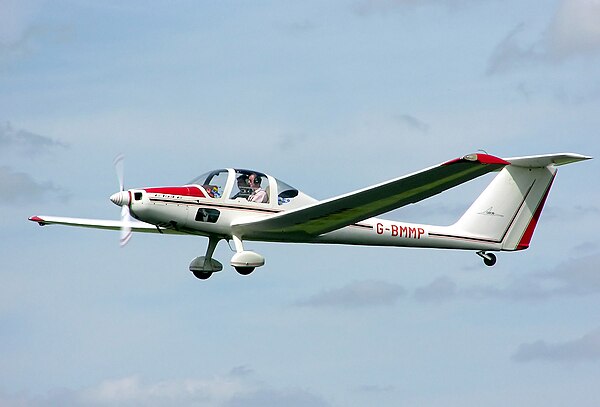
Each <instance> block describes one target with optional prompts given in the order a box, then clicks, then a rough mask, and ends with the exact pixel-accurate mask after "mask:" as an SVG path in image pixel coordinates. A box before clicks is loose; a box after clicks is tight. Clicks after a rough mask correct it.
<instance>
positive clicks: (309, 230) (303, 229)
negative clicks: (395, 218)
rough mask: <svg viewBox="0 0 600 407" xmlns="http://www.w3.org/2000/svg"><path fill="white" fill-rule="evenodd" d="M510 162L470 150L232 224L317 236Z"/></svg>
mask: <svg viewBox="0 0 600 407" xmlns="http://www.w3.org/2000/svg"><path fill="white" fill-rule="evenodd" d="M506 165H510V163H509V162H507V161H505V160H503V159H501V158H498V157H494V156H491V155H488V154H470V155H467V156H464V157H462V158H457V159H455V160H451V161H448V162H445V163H443V164H440V165H437V166H434V167H431V168H427V169H425V170H422V171H419V172H416V173H413V174H409V175H406V176H403V177H400V178H395V179H392V180H390V181H386V182H383V183H381V184H377V185H374V186H371V187H368V188H364V189H361V190H358V191H355V192H351V193H348V194H345V195H341V196H338V197H335V198H331V199H327V200H324V201H320V202H317V203H315V204H313V205H310V206H307V207H304V208H299V209H296V210H292V211H289V212H283V213H281V214H279V215H275V216H272V217H269V218H266V219H261V220H258V221H250V222H240V223H237V224H234V225H233V227H234V232H235V233H239V235H240V236H243V237H246V238H270V239H273V238H275V239H276V238H277V237H284V235H285V236H287V237H304V238H309V237H312V236H318V235H321V234H323V233H328V232H331V231H333V230H336V229H340V228H342V227H344V226H348V225H352V224H354V223H356V222H360V221H362V220H365V219H368V218H371V217H374V216H377V215H380V214H382V213H385V212H389V211H391V210H393V209H397V208H400V207H402V206H405V205H408V204H411V203H415V202H418V201H421V200H423V199H426V198H429V197H431V196H433V195H436V194H439V193H440V192H443V191H445V190H447V189H450V188H453V187H455V186H457V185H460V184H463V183H465V182H467V181H470V180H472V179H474V178H477V177H479V176H482V175H484V174H487V173H489V172H492V171H496V170H498V169H500V168H502V167H504V166H506Z"/></svg>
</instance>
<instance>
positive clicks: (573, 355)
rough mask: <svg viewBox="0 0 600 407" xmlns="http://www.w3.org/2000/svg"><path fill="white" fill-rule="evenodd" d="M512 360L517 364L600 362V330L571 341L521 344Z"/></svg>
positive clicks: (540, 341)
mask: <svg viewBox="0 0 600 407" xmlns="http://www.w3.org/2000/svg"><path fill="white" fill-rule="evenodd" d="M512 358H513V360H514V361H516V362H531V361H535V360H542V361H550V362H582V361H596V360H600V328H599V329H596V330H594V331H592V332H589V333H587V334H585V335H583V336H582V337H581V338H577V339H573V340H570V341H565V342H557V343H548V342H546V341H542V340H539V341H535V342H532V343H524V344H521V345H520V346H519V348H518V349H517V351H516V352H515V354H514V355H513V357H512Z"/></svg>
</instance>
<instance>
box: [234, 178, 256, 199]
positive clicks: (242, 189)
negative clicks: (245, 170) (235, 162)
mask: <svg viewBox="0 0 600 407" xmlns="http://www.w3.org/2000/svg"><path fill="white" fill-rule="evenodd" d="M237 187H238V189H239V191H238V192H237V193H236V194H235V195H234V196H232V197H231V199H236V198H246V199H248V197H250V195H251V194H252V188H250V182H249V180H248V175H246V174H240V176H238V177H237Z"/></svg>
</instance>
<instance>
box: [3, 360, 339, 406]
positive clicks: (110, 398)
mask: <svg viewBox="0 0 600 407" xmlns="http://www.w3.org/2000/svg"><path fill="white" fill-rule="evenodd" d="M236 369H237V368H234V369H233V370H232V371H231V372H230V373H229V374H226V375H219V376H215V377H213V378H209V379H196V378H189V379H178V380H163V381H158V382H155V383H147V382H144V381H143V380H142V379H140V377H139V376H129V377H124V378H118V379H110V380H105V381H103V382H101V383H98V384H96V385H94V386H90V387H87V388H84V389H81V390H69V389H62V390H54V391H52V392H50V393H49V394H47V395H45V396H35V397H27V396H23V395H15V396H10V395H2V394H0V405H19V406H54V405H61V406H114V405H118V406H124V407H127V406H140V405H143V406H155V407H162V406H174V405H176V406H201V407H237V406H245V407H252V406H261V407H275V406H290V407H309V406H311V407H312V406H314V407H326V406H328V405H329V404H328V403H327V402H326V401H325V400H324V399H323V398H321V397H319V396H317V395H315V394H312V393H311V392H309V391H307V390H302V389H273V388H271V387H269V386H266V385H264V384H262V383H259V382H257V381H255V380H254V378H253V377H251V376H252V374H248V373H247V371H248V369H247V368H246V367H243V369H242V370H244V372H245V373H244V374H243V375H239V374H237V373H236V372H235V371H236Z"/></svg>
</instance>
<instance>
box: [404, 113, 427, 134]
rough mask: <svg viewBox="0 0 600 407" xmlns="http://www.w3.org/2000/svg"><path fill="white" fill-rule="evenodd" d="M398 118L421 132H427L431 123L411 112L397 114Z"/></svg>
mask: <svg viewBox="0 0 600 407" xmlns="http://www.w3.org/2000/svg"><path fill="white" fill-rule="evenodd" d="M396 118H397V120H398V121H399V122H400V123H402V124H404V125H405V126H408V127H409V128H411V129H413V130H416V131H418V132H419V133H423V134H425V133H427V132H428V131H429V125H428V124H427V123H425V122H423V121H421V120H419V119H417V118H416V117H414V116H411V115H409V114H400V115H397V116H396Z"/></svg>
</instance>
